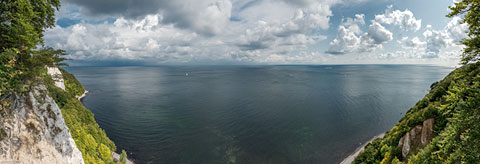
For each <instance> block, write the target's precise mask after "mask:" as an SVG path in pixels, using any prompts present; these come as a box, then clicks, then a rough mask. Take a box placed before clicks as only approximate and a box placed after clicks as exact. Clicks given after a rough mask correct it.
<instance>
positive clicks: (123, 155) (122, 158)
mask: <svg viewBox="0 0 480 164" xmlns="http://www.w3.org/2000/svg"><path fill="white" fill-rule="evenodd" d="M120 162H122V163H123V164H126V163H127V152H125V150H122V154H120Z"/></svg>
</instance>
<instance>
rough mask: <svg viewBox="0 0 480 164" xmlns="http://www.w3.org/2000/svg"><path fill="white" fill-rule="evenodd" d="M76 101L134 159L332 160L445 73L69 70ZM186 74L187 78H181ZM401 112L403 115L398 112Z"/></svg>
mask: <svg viewBox="0 0 480 164" xmlns="http://www.w3.org/2000/svg"><path fill="white" fill-rule="evenodd" d="M67 70H68V71H70V72H71V73H73V74H74V75H75V76H76V77H77V78H78V79H79V80H80V82H82V83H83V84H84V86H85V88H86V89H87V90H89V91H90V92H89V94H88V95H87V97H86V98H85V99H84V100H83V103H84V105H85V106H86V107H87V108H88V109H90V110H91V111H92V112H93V113H94V114H95V119H96V120H97V122H98V123H99V124H100V127H101V128H103V129H105V131H106V132H107V135H108V136H109V137H110V138H111V139H112V140H113V141H114V142H115V143H116V145H117V147H118V149H120V150H121V149H125V150H127V151H128V152H130V153H132V154H131V157H132V158H133V159H134V160H135V161H137V163H148V162H151V163H168V164H181V163H195V164H217V163H218V164H226V163H244V164H257V163H262V164H263V163H272V164H282V163H327V164H328V163H338V162H340V161H341V160H342V159H343V158H344V157H345V156H347V155H348V154H349V153H351V152H352V151H354V150H355V149H356V148H357V146H359V145H360V144H361V143H362V142H365V141H366V140H368V139H369V138H371V137H372V136H375V135H377V134H379V133H382V132H384V131H386V130H388V129H390V128H391V127H392V126H393V125H394V124H395V123H396V122H397V121H398V120H399V119H400V118H401V117H402V115H403V114H404V113H405V112H406V111H407V110H408V109H409V108H410V107H412V106H413V105H414V104H415V103H416V102H417V101H418V100H419V99H420V98H422V97H423V96H424V95H425V94H426V93H427V90H428V89H429V86H430V84H431V83H432V82H434V81H438V80H440V79H442V78H443V77H444V76H445V75H446V74H447V73H448V72H450V71H451V70H452V68H446V67H434V66H419V65H344V66H161V67H69V68H67ZM186 73H188V76H186ZM402 113H403V114H402Z"/></svg>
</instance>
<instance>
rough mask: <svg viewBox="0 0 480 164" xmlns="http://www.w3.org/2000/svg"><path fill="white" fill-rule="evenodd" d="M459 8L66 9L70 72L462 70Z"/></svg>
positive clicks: (317, 3) (382, 0)
mask: <svg viewBox="0 0 480 164" xmlns="http://www.w3.org/2000/svg"><path fill="white" fill-rule="evenodd" d="M452 4H453V1H452V0H421V1H419V0H62V6H61V8H60V10H59V11H58V12H57V14H56V19H57V23H56V26H55V27H54V28H51V29H48V30H47V31H46V32H45V36H44V40H45V45H46V46H50V47H53V48H58V49H63V50H66V51H67V53H68V54H69V56H68V58H70V59H73V60H72V61H69V62H70V65H166V64H175V65H176V64H188V65H204V64H215V65H229V64H242V65H243V64H434V65H447V66H453V65H457V64H458V62H459V58H460V54H461V52H462V49H463V45H461V44H460V43H459V41H460V40H461V39H462V38H465V37H467V35H466V33H465V32H466V31H467V29H468V26H467V25H466V24H461V22H460V18H459V17H454V18H447V17H445V15H446V14H448V12H449V9H448V6H449V5H452Z"/></svg>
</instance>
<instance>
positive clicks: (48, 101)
mask: <svg viewBox="0 0 480 164" xmlns="http://www.w3.org/2000/svg"><path fill="white" fill-rule="evenodd" d="M11 102H13V104H12V106H10V109H8V111H6V114H5V116H4V117H2V120H1V122H0V124H1V125H2V129H1V133H2V135H1V137H2V138H1V141H0V163H1V162H12V163H15V162H20V163H32V164H33V163H45V164H50V163H75V164H79V163H84V161H83V158H82V153H81V152H80V151H79V150H78V148H77V147H76V145H75V141H74V140H73V138H72V136H71V135H70V132H69V129H68V127H67V126H66V124H65V121H64V119H63V116H62V114H61V111H60V108H59V107H58V105H57V104H56V103H55V101H54V100H53V99H52V98H51V97H50V96H49V95H48V94H47V89H46V88H45V86H43V85H40V86H36V87H34V88H33V90H32V91H30V92H29V93H27V94H23V95H14V96H13V97H12V98H11Z"/></svg>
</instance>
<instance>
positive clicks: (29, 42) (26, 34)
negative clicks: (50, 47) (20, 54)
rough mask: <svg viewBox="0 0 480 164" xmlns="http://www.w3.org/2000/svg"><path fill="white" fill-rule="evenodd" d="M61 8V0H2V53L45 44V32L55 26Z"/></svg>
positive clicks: (0, 31)
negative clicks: (56, 12) (57, 13)
mask: <svg viewBox="0 0 480 164" xmlns="http://www.w3.org/2000/svg"><path fill="white" fill-rule="evenodd" d="M59 7H60V0H2V2H1V3H0V36H1V37H0V52H3V51H4V50H5V49H8V48H17V49H21V50H24V49H32V48H35V47H36V46H37V45H38V44H41V43H43V40H42V37H43V32H44V30H45V28H51V27H53V26H55V17H54V15H55V10H57V9H58V8H59Z"/></svg>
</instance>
